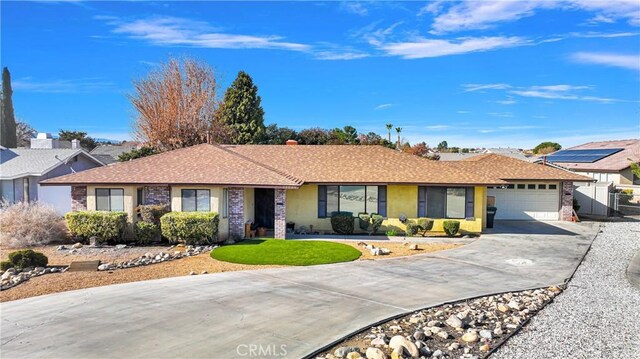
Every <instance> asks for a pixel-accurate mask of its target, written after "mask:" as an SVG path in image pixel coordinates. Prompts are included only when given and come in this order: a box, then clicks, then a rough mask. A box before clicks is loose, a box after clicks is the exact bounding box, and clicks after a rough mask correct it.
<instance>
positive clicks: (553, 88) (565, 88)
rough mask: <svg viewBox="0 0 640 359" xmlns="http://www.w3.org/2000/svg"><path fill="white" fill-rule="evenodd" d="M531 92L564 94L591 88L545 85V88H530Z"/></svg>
mask: <svg viewBox="0 0 640 359" xmlns="http://www.w3.org/2000/svg"><path fill="white" fill-rule="evenodd" d="M529 88H530V89H531V90H542V91H552V92H564V91H573V90H586V89H591V88H593V86H574V85H546V86H531V87H529Z"/></svg>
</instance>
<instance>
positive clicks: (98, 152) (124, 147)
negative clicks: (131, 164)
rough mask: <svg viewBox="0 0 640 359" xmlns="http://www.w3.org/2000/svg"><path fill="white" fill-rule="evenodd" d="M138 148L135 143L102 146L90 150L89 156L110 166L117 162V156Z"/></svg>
mask: <svg viewBox="0 0 640 359" xmlns="http://www.w3.org/2000/svg"><path fill="white" fill-rule="evenodd" d="M137 146H138V144H137V143H133V142H131V143H125V144H121V145H107V144H102V145H98V146H96V148H94V149H93V150H91V152H90V153H91V155H92V156H93V157H95V158H97V159H99V160H100V161H102V163H104V164H107V165H108V164H112V163H116V162H118V156H120V155H121V154H123V153H125V152H130V151H131V150H133V149H134V148H136V147H137Z"/></svg>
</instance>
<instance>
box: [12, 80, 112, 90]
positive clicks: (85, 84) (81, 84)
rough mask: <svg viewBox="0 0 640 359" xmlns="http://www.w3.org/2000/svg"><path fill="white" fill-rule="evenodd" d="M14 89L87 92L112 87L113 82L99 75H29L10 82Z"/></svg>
mask: <svg viewBox="0 0 640 359" xmlns="http://www.w3.org/2000/svg"><path fill="white" fill-rule="evenodd" d="M11 85H12V87H13V90H14V91H22V92H40V93H88V92H97V91H105V90H110V89H113V87H114V84H113V83H112V82H109V81H106V80H105V79H104V78H100V77H90V78H81V79H65V80H62V79H57V80H47V81H37V80H34V79H33V78H31V77H25V78H22V79H17V80H15V81H13V82H12V83H11Z"/></svg>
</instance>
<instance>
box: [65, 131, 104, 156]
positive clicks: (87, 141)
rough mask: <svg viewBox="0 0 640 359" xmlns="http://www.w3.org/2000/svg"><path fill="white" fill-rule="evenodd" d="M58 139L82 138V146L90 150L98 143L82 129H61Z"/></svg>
mask: <svg viewBox="0 0 640 359" xmlns="http://www.w3.org/2000/svg"><path fill="white" fill-rule="evenodd" d="M58 139H60V140H61V141H71V140H80V146H82V147H83V148H85V149H87V150H88V151H91V150H92V149H94V148H96V146H97V145H98V142H97V141H96V140H95V139H93V138H92V137H89V136H87V133H86V132H82V131H67V130H60V132H58Z"/></svg>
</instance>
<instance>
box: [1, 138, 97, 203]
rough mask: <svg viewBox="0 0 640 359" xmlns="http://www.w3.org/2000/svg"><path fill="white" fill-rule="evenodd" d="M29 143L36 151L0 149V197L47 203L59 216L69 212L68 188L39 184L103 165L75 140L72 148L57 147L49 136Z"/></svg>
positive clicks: (55, 141)
mask: <svg viewBox="0 0 640 359" xmlns="http://www.w3.org/2000/svg"><path fill="white" fill-rule="evenodd" d="M31 142H32V145H33V146H35V148H4V147H2V148H1V150H0V196H1V197H2V199H3V200H6V201H8V202H10V203H13V202H19V201H29V202H32V201H40V202H47V203H49V204H51V205H53V206H54V207H55V208H56V210H57V211H58V213H60V214H64V213H66V212H68V211H70V210H71V205H70V200H71V187H69V186H63V187H42V186H40V182H41V181H43V180H46V179H50V178H54V177H57V176H62V175H66V174H70V173H74V172H80V171H84V170H86V169H90V168H95V167H100V166H103V163H102V162H100V161H99V160H97V159H96V158H94V157H93V156H91V155H89V154H88V153H87V152H86V151H84V150H83V149H82V148H80V144H79V141H77V140H74V141H72V144H71V145H72V146H73V147H74V148H57V147H56V146H59V145H60V141H58V140H56V139H53V138H51V136H50V135H49V136H48V138H47V137H46V136H45V135H39V136H38V138H34V139H32V141H31ZM62 142H64V141H62Z"/></svg>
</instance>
